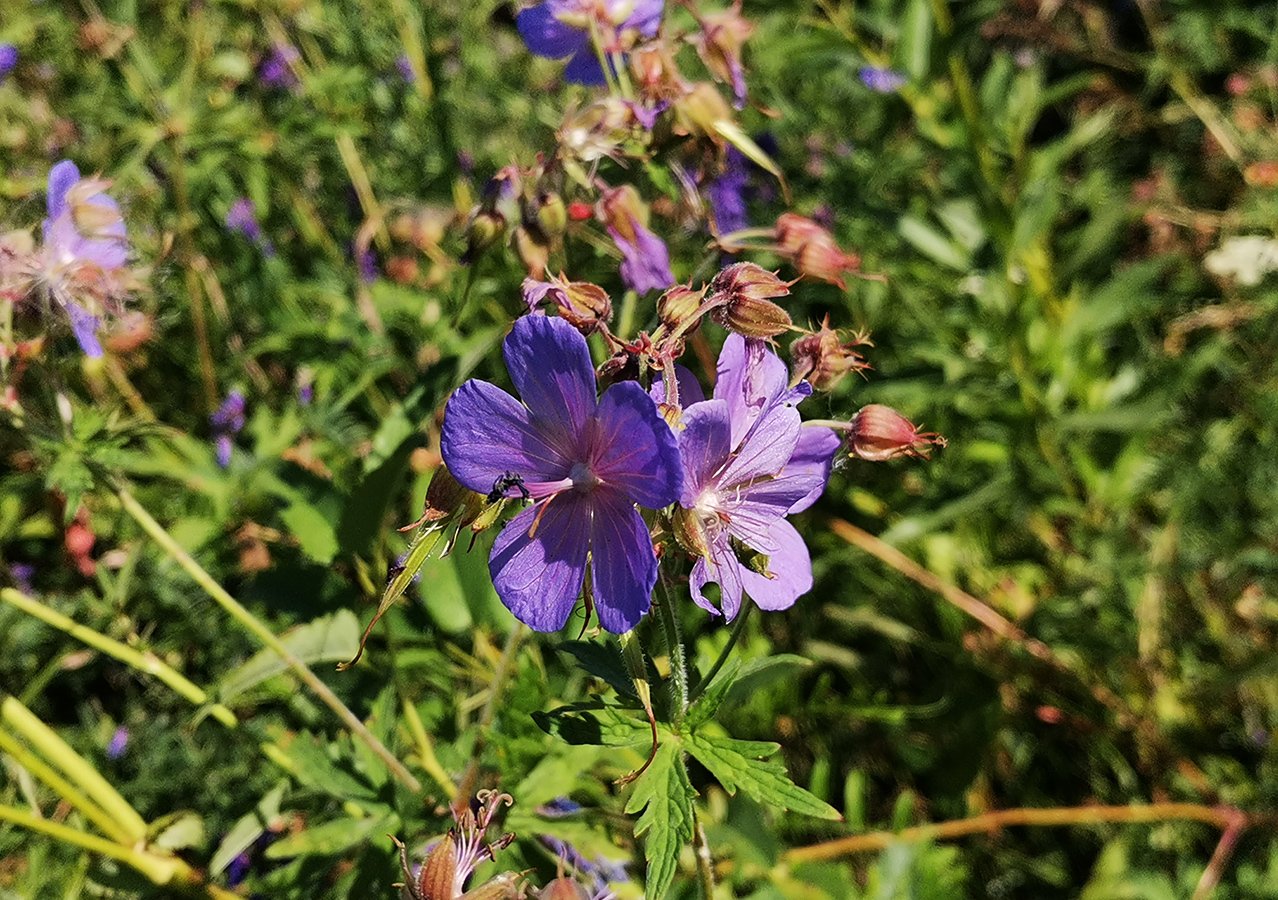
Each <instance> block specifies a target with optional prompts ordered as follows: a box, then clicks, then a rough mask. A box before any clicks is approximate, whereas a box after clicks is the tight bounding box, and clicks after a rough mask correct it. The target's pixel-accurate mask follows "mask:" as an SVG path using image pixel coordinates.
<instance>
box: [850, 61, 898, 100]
mask: <svg viewBox="0 0 1278 900" xmlns="http://www.w3.org/2000/svg"><path fill="white" fill-rule="evenodd" d="M857 74H858V75H860V77H861V83H862V84H864V85H865V86H866V87H868V88H869V89H870V90H872V91H876V92H877V93H880V94H892V93H895V92H896V91H899V90H900V89H901V88H902V87H903V86H904V85H905V80H906V79H905V76H904V75H901V74H899V73H897V72H893V71H892V70H891V69H881V68H878V67H877V66H862V67H861V71H860V72H858V73H857Z"/></svg>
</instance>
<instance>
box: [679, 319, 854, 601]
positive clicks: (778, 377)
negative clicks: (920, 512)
mask: <svg viewBox="0 0 1278 900" xmlns="http://www.w3.org/2000/svg"><path fill="white" fill-rule="evenodd" d="M811 393H812V388H811V387H810V386H809V385H808V384H807V382H800V383H799V385H798V386H797V387H794V388H791V387H790V386H789V374H788V372H787V370H786V366H785V363H783V362H782V361H781V360H780V358H778V357H777V355H776V354H775V353H773V352H772V351H771V350H769V349H768V348H767V346H766V345H765V344H764V343H763V342H762V341H757V340H746V339H745V338H743V337H741V336H740V335H737V334H731V335H729V336H728V339H727V341H726V342H725V343H724V345H723V352H722V353H720V355H719V365H718V377H717V380H716V381H715V388H714V396H713V398H712V399H710V400H705V401H702V402H700V403H693V404H692V405H690V406H688V407H686V408H685V409H684V411H683V423H684V426H685V427H684V430H683V432H681V434H680V436H679V446H680V450H681V452H682V459H683V466H684V489H683V494H682V496H681V497H680V498H679V503H680V505H681V506H682V507H683V508H684V509H686V510H690V511H692V512H693V514H694V519H695V522H694V524H695V527H696V528H697V529H698V533H699V536H700V542H701V543H702V544H703V545H704V549H705V554H704V555H703V556H702V557H701V558H699V559H698V560H697V563H696V565H695V566H694V567H693V569H692V575H691V578H690V580H689V587H690V589H691V592H692V599H693V600H694V601H695V602H696V603H697V605H698V606H701V607H702V608H704V609H707V610H709V611H711V612H720V610H716V609H715V608H714V606H713V604H712V603H711V602H710V601H709V600H707V599H706V597H705V596H704V595H703V594H702V588H704V587H705V585H706V584H707V583H709V582H712V581H713V582H716V583H717V584H718V585H719V590H720V606H721V607H722V614H723V616H724V617H725V618H726V619H728V620H729V621H730V620H732V619H733V618H734V617H735V616H736V615H737V612H738V611H739V610H740V608H741V596H742V593H743V592H744V593H746V594H749V595H750V598H751V599H753V600H754V602H755V603H757V604H758V605H759V607H760V608H761V609H772V610H775V609H786V608H787V607H789V606H792V605H793V604H794V601H795V600H796V599H798V597H799V595H801V594H803V593H806V592H807V591H808V590H809V589H811V587H812V561H811V558H810V557H809V555H808V550H807V547H806V546H805V545H804V543H803V539H802V538H801V537H800V536H799V533H798V532H797V531H795V530H794V527H793V526H792V525H790V524H789V523H788V522H786V521H785V517H786V516H787V515H790V514H791V513H796V512H799V511H801V510H804V509H807V508H808V507H809V506H811V505H812V504H813V503H815V502H816V500H817V498H818V497H820V496H821V492H822V491H823V490H824V489H825V483H826V480H827V479H828V478H829V475H830V468H831V464H832V462H833V459H834V454H835V453H836V452H837V451H838V449H839V444H840V440H839V437H838V435H836V434H835V433H834V432H833V431H831V430H830V429H828V428H804V427H802V425H801V423H800V419H799V412H798V410H797V409H795V406H796V405H797V404H798V403H799V402H800V401H802V400H803V398H804V397H807V396H808V395H809V394H811ZM739 552H740V553H742V554H744V555H746V556H748V557H750V561H749V563H743V561H742V560H741V558H740V557H739V556H738V553H739Z"/></svg>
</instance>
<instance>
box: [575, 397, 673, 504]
mask: <svg viewBox="0 0 1278 900" xmlns="http://www.w3.org/2000/svg"><path fill="white" fill-rule="evenodd" d="M590 468H591V471H593V472H594V474H595V475H596V476H597V477H598V478H599V479H600V480H601V481H603V483H604V484H605V485H607V486H608V487H610V488H614V489H616V490H618V491H620V492H621V493H623V494H625V495H626V496H627V497H628V498H629V499H630V500H631V501H633V502H635V503H638V504H639V505H640V506H646V507H647V508H649V509H661V508H662V507H665V506H669V505H670V504H671V503H674V502H675V501H676V500H678V499H679V495H680V493H681V492H682V490H683V466H682V465H681V464H680V461H679V444H678V441H677V440H676V439H675V436H674V432H673V431H671V430H670V426H669V425H667V424H666V421H665V419H663V418H661V414H660V413H658V412H657V407H656V406H655V405H653V402H652V401H651V400H650V399H649V398H648V396H647V395H646V394H645V393H644V390H643V388H641V387H640V386H639V385H638V383H637V382H634V381H622V382H618V383H617V384H614V385H613V386H612V387H610V388H608V390H606V391H605V392H604V395H603V399H602V400H601V401H600V402H599V412H598V414H597V415H596V417H595V427H594V435H593V446H592V447H591V451H590Z"/></svg>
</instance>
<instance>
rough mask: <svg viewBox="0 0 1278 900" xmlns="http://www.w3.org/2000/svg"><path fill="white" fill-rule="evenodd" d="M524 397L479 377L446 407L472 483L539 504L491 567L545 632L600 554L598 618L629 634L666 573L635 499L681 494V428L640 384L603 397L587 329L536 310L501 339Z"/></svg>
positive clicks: (561, 618) (506, 537)
mask: <svg viewBox="0 0 1278 900" xmlns="http://www.w3.org/2000/svg"><path fill="white" fill-rule="evenodd" d="M502 350H503V355H504V356H505V359H506V368H507V369H508V370H509V372H510V377H511V380H512V381H513V382H514V384H515V387H516V388H517V389H518V390H519V393H520V395H521V396H522V397H523V403H522V404H521V403H520V402H519V401H518V400H516V399H515V398H514V397H512V396H510V395H509V394H507V393H506V392H505V391H503V390H501V389H500V388H498V387H496V386H494V385H491V384H489V383H487V382H485V381H479V380H476V379H471V380H470V381H468V382H466V383H465V384H463V385H462V386H461V387H459V388H458V389H457V390H456V391H455V392H454V393H453V396H452V397H451V398H450V399H449V401H448V406H447V409H446V410H445V413H444V428H443V435H442V437H441V439H440V452H441V453H442V455H443V457H444V462H445V463H447V465H448V469H449V471H450V472H452V474H453V477H455V478H456V479H457V480H458V481H459V482H461V484H462V485H464V486H465V487H467V488H469V489H471V490H473V491H478V492H479V493H482V494H488V493H489V492H492V491H499V490H503V489H504V495H505V496H506V497H510V498H514V497H520V496H526V497H529V498H531V499H532V500H533V501H535V502H534V503H533V505H532V506H530V507H528V508H527V509H525V510H524V511H522V512H521V513H519V515H517V516H515V517H514V518H513V519H512V520H511V521H510V522H509V523H508V524H507V525H506V527H505V528H504V529H503V530H502V532H501V534H500V535H498V537H497V540H496V542H495V543H494V544H493V550H492V556H491V557H490V559H489V563H488V567H489V571H490V572H491V573H492V577H493V586H494V587H495V588H496V590H497V595H498V596H499V597H500V598H501V600H502V602H503V603H504V604H506V607H507V608H508V609H509V610H510V611H511V612H512V613H514V614H515V616H516V618H518V619H519V620H520V621H521V622H524V623H525V624H526V625H528V626H529V627H531V628H534V629H536V630H537V631H557V630H559V629H560V628H562V627H563V625H564V623H565V622H566V621H567V620H568V615H569V613H571V612H572V608H573V605H574V604H575V603H576V601H577V596H578V595H579V594H580V593H581V588H582V583H583V581H584V579H585V574H586V560H587V557H589V559H590V561H591V562H590V569H591V582H592V586H593V596H594V605H595V609H596V610H598V613H599V622H600V624H602V625H603V627H604V628H606V629H607V630H608V631H611V632H613V633H617V634H619V633H622V632H625V631H628V630H630V629H631V628H633V627H634V626H635V625H636V624H638V622H639V620H640V619H641V618H642V617H643V615H644V613H646V612H647V611H648V607H649V604H650V601H651V594H652V588H653V586H654V585H655V584H656V581H657V558H656V554H655V553H654V551H653V547H652V539H651V537H650V536H649V534H648V527H647V525H646V524H644V520H643V517H642V516H640V515H639V511H638V510H636V509H635V504H636V503H638V504H639V505H641V506H645V507H648V508H650V509H660V508H662V507H665V506H668V505H670V504H671V503H673V502H674V501H675V500H677V499H678V498H679V495H680V493H681V489H682V480H683V479H682V471H681V468H680V465H679V448H678V445H677V443H676V441H675V437H674V433H673V432H672V431H671V430H670V427H669V426H668V425H667V424H666V423H665V421H664V420H663V419H662V418H661V416H660V415H659V414H658V413H657V407H656V406H655V405H654V404H653V402H652V401H651V400H650V399H648V396H647V394H645V393H644V390H643V388H641V387H640V386H639V385H638V384H636V383H635V382H629V381H628V382H621V383H619V384H614V385H613V386H612V387H610V388H608V390H607V391H605V392H604V395H603V397H602V398H598V399H596V390H597V388H596V384H595V372H594V368H593V367H592V365H591V361H590V351H589V348H588V347H587V345H586V339H585V338H584V337H582V336H581V334H579V333H578V332H577V331H576V329H574V328H573V327H572V326H571V325H569V324H568V322H566V321H565V320H563V319H559V318H551V317H547V316H525V317H523V318H521V319H519V320H518V321H517V322H515V327H514V328H513V329H512V330H511V332H510V334H509V335H508V336H507V338H506V342H505V344H504V345H503V347H502Z"/></svg>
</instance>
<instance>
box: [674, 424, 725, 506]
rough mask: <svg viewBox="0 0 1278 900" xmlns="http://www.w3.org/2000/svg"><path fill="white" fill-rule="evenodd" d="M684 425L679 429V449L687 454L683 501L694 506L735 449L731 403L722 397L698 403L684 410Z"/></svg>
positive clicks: (682, 453) (683, 503) (680, 500)
mask: <svg viewBox="0 0 1278 900" xmlns="http://www.w3.org/2000/svg"><path fill="white" fill-rule="evenodd" d="M683 426H684V428H683V431H681V432H679V452H680V454H681V455H682V457H683V494H682V495H681V496H680V497H679V502H680V504H681V505H683V506H684V507H685V508H687V509H692V508H693V507H694V506H696V505H697V498H698V497H700V496H701V492H702V491H703V490H704V489H705V488H706V486H707V485H710V484H711V483H713V482H714V480H715V474H716V473H717V472H718V471H719V469H720V468H721V467H722V466H723V463H724V460H726V459H727V458H728V454H729V453H730V452H731V450H732V448H731V445H730V441H731V434H732V427H731V423H730V422H729V421H728V404H727V403H725V402H724V401H722V400H703V401H701V402H700V403H694V404H692V405H691V406H689V407H687V408H686V409H684V411H683Z"/></svg>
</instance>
